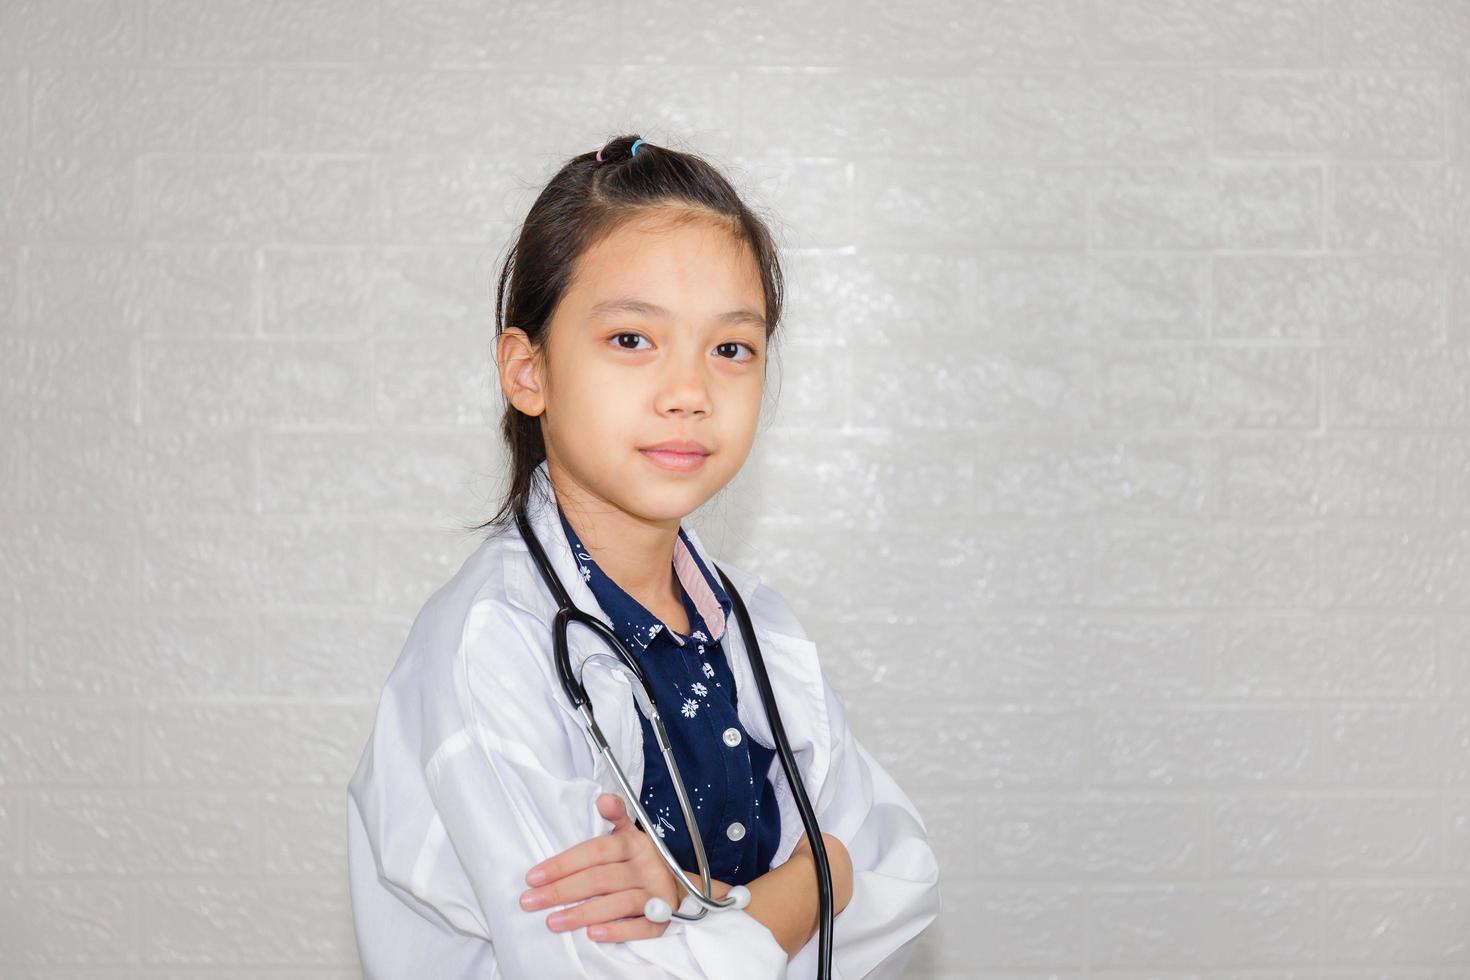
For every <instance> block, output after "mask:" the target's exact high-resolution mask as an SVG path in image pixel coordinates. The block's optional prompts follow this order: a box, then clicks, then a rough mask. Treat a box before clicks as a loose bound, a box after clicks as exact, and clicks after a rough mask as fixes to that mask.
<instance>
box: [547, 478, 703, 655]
mask: <svg viewBox="0 0 1470 980" xmlns="http://www.w3.org/2000/svg"><path fill="white" fill-rule="evenodd" d="M547 469H548V472H550V471H551V470H552V469H553V467H551V466H548V467H547ZM552 486H553V488H554V491H555V493H556V501H557V504H558V505H559V506H560V507H561V510H562V513H563V514H565V515H566V519H567V523H568V524H570V525H571V526H572V530H574V531H576V532H577V537H578V539H579V540H581V542H582V547H583V548H585V549H586V550H587V554H589V555H591V556H592V560H593V561H595V562H596V563H597V567H598V568H600V569H601V570H602V572H603V574H605V575H607V577H608V578H610V579H612V580H613V581H614V582H616V583H617V584H618V587H619V588H621V589H622V590H623V591H624V592H626V593H628V595H630V596H632V597H633V598H634V599H636V600H638V602H639V603H641V604H642V606H643V607H644V608H645V609H647V610H648V611H649V612H651V613H653V614H654V615H656V616H659V618H660V619H661V620H662V621H663V622H665V623H667V624H668V625H669V627H670V628H671V629H675V628H677V627H678V621H679V620H682V619H684V618H685V617H684V613H683V608H684V603H683V598H682V596H681V595H680V593H679V582H678V578H677V576H676V575H675V572H674V544H675V541H676V540H677V538H678V535H679V527H678V525H677V524H676V525H674V527H673V528H665V527H661V526H659V525H656V524H649V523H648V522H647V521H640V520H638V519H637V518H634V517H631V516H629V515H628V514H626V513H624V512H623V511H620V510H618V509H617V508H616V507H613V506H612V505H610V504H607V503H606V502H604V501H601V500H597V499H596V498H594V497H592V496H591V495H590V494H588V493H586V492H585V491H583V490H581V488H579V487H577V486H576V485H575V483H574V482H573V481H571V480H569V479H566V478H565V477H564V476H559V475H556V474H554V473H553V474H552ZM675 611H677V613H678V616H676V617H675V616H672V614H673V613H674V612H675ZM661 613H664V614H669V616H670V617H672V618H668V617H666V616H665V615H661ZM685 631H687V630H685Z"/></svg>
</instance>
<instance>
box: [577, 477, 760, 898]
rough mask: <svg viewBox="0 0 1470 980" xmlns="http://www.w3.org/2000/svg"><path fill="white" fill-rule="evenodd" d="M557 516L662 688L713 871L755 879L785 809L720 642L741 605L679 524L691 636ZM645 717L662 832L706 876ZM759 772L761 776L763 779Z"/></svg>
mask: <svg viewBox="0 0 1470 980" xmlns="http://www.w3.org/2000/svg"><path fill="white" fill-rule="evenodd" d="M557 513H558V514H559V515H560V516H561V525H562V528H563V529H564V530H565V531H566V535H567V543H568V544H570V545H571V547H572V554H574V555H576V556H577V563H578V566H579V568H580V570H581V573H582V579H583V581H585V582H586V583H587V585H588V587H589V588H590V589H591V590H592V594H593V596H594V597H596V599H597V603H598V605H600V606H601V607H602V609H603V611H604V612H605V613H607V615H608V619H609V624H610V625H611V626H612V628H613V632H614V633H616V634H617V636H618V638H619V639H621V640H622V641H623V642H624V643H625V644H627V646H628V649H629V651H630V652H632V654H633V657H634V659H636V660H637V661H638V665H639V666H640V667H642V668H643V671H644V673H645V674H647V675H648V681H649V683H650V684H651V685H652V686H653V691H654V697H655V701H656V702H657V704H658V712H659V715H660V716H662V718H663V721H664V728H665V729H666V730H667V731H668V735H669V742H670V744H671V746H672V747H673V751H674V761H675V762H677V763H678V764H679V772H680V773H681V774H682V775H683V777H684V789H685V791H686V792H688V794H689V802H690V804H691V805H692V806H693V807H694V815H695V818H696V819H697V820H698V822H699V832H700V835H701V836H702V837H703V838H704V850H705V856H706V857H707V858H708V859H709V868H710V871H709V873H710V877H711V878H714V879H716V880H719V881H723V882H726V883H727V884H731V885H747V884H749V883H750V882H752V881H754V880H755V879H756V878H759V877H760V876H761V875H763V874H765V873H766V872H767V871H769V870H770V868H771V860H772V858H773V857H774V856H775V853H776V845H777V843H778V842H779V841H780V837H781V813H780V810H779V809H778V808H777V805H776V791H775V789H774V787H772V785H771V781H770V779H769V778H768V776H767V774H768V773H769V772H770V769H771V761H772V760H773V759H774V758H775V757H776V752H775V749H768V748H766V747H765V746H763V745H761V744H759V743H757V742H754V741H752V740H751V739H750V737H749V736H748V735H747V734H746V731H745V727H744V726H743V725H741V724H740V718H739V716H738V715H737V713H736V695H735V677H734V675H733V674H731V672H730V667H729V665H728V663H727V662H726V661H725V651H724V645H723V644H722V643H721V639H722V638H723V637H724V634H725V624H726V623H727V622H728V621H729V616H730V614H731V612H732V609H733V606H732V605H731V602H730V596H729V594H728V593H727V592H725V590H724V588H722V587H721V585H720V581H719V579H718V578H716V577H715V576H714V575H713V573H711V572H710V570H709V569H707V568H706V567H705V565H704V562H703V561H701V560H700V558H699V555H698V553H697V552H696V551H695V549H694V546H693V545H692V544H690V543H689V538H688V536H687V535H686V534H685V533H684V529H683V528H682V527H680V528H679V536H678V538H677V539H676V540H675V542H674V572H675V574H676V575H677V576H678V579H679V584H680V585H681V588H680V590H679V594H680V596H681V598H682V599H683V600H684V610H685V612H687V613H688V615H689V633H688V634H687V635H681V634H680V633H678V632H676V631H675V630H673V629H670V628H669V627H668V626H666V625H665V624H663V623H662V622H660V621H659V620H658V618H657V617H655V616H654V615H653V614H652V613H650V612H649V611H648V610H647V609H645V608H644V607H643V604H642V603H640V602H639V601H638V600H636V599H634V598H633V597H632V596H630V595H628V593H626V592H624V591H623V590H622V589H621V588H620V587H619V586H618V584H617V583H616V582H614V581H613V580H612V579H611V578H609V577H608V576H607V575H606V573H604V572H603V571H602V569H601V568H599V567H598V565H597V563H596V562H595V561H593V560H592V556H591V555H589V554H588V553H587V550H586V549H585V548H583V547H582V542H581V540H580V539H579V538H578V537H577V532H576V531H574V530H573V529H572V526H571V524H569V523H567V518H566V514H565V513H564V512H562V509H561V505H560V504H558V505H557ZM629 679H630V680H632V678H629ZM637 715H638V722H639V724H640V725H642V726H643V768H644V775H643V800H642V802H643V806H644V809H646V810H647V811H648V814H649V816H650V817H651V818H652V819H653V820H654V821H655V823H656V824H657V826H655V827H653V828H652V830H653V832H654V833H656V834H658V835H659V836H660V837H662V838H663V839H664V841H665V843H667V844H668V846H669V850H670V851H671V852H672V853H673V855H674V857H675V858H676V859H678V861H679V866H680V867H681V868H683V869H684V870H685V871H687V872H689V876H690V878H691V879H693V880H694V881H695V882H698V880H699V863H698V862H697V861H696V860H695V859H694V844H693V841H692V840H691V839H690V837H689V833H688V830H687V829H686V828H685V826H684V811H683V810H682V809H680V807H679V797H678V794H677V793H675V792H674V784H673V781H672V779H670V777H669V770H668V766H667V765H666V764H665V763H664V757H663V752H662V751H660V749H659V745H658V738H657V736H655V735H654V733H653V725H652V724H650V723H649V721H648V719H647V718H645V717H643V712H641V711H638V712H637ZM756 776H760V777H761V779H760V782H759V783H757V782H756V779H755V777H756ZM629 816H630V817H631V816H632V814H631V813H630V814H629Z"/></svg>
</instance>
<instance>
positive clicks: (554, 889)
mask: <svg viewBox="0 0 1470 980" xmlns="http://www.w3.org/2000/svg"><path fill="white" fill-rule="evenodd" d="M642 886H643V877H642V875H641V874H640V873H639V870H638V869H637V868H636V867H634V866H633V865H632V864H631V863H630V862H628V861H615V862H613V863H612V864H595V865H593V866H592V867H590V868H585V869H583V870H581V871H576V872H573V873H572V874H569V875H566V876H565V877H563V878H561V879H559V880H557V881H554V882H552V883H551V884H549V885H542V886H540V887H539V888H535V889H532V891H533V892H534V893H535V894H536V895H537V896H538V897H541V898H543V899H544V900H543V901H542V902H541V903H540V905H538V906H537V908H538V909H549V908H552V907H554V906H557V905H570V904H571V903H573V902H582V901H585V900H588V899H595V898H598V897H600V896H603V895H615V894H617V893H618V892H620V891H625V890H627V889H630V888H640V887H642ZM532 911H535V910H534V909H533V910H532ZM623 914H624V915H626V914H627V913H626V912H625V913H623Z"/></svg>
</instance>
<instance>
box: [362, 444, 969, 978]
mask: <svg viewBox="0 0 1470 980" xmlns="http://www.w3.org/2000/svg"><path fill="white" fill-rule="evenodd" d="M527 517H528V519H529V520H530V523H531V526H532V528H533V529H534V530H535V532H536V534H537V537H538V538H539V539H540V541H541V542H542V547H543V548H544V549H545V550H546V552H547V554H548V556H549V557H550V559H551V562H552V564H553V566H554V567H555V568H556V570H557V573H558V575H559V576H560V578H561V581H562V583H563V585H564V587H565V588H566V589H567V591H568V593H569V594H570V595H571V597H572V601H573V602H575V603H576V604H577V605H578V606H579V607H581V608H582V609H584V610H587V611H589V612H592V613H594V614H595V615H598V616H601V617H602V618H603V619H604V620H606V616H605V615H604V614H603V613H602V610H601V607H600V606H598V604H597V602H596V600H595V599H594V598H593V595H592V592H591V590H590V588H589V587H588V586H587V584H586V582H584V581H583V580H582V577H581V575H580V574H579V572H578V569H577V566H576V559H575V558H574V556H573V555H572V553H571V550H570V548H569V547H568V546H567V542H566V537H565V535H564V533H563V531H562V528H561V526H560V521H559V518H558V516H557V513H556V508H555V502H554V498H553V497H552V495H551V490H550V483H549V481H547V480H546V463H545V462H542V463H541V465H540V467H539V468H538V473H537V475H536V478H535V479H533V481H532V499H531V501H530V502H529V503H528V505H527ZM685 532H686V533H687V534H688V536H689V539H690V541H691V542H692V543H693V545H694V547H695V548H696V549H697V550H698V553H699V557H700V558H701V559H702V560H703V561H704V563H705V566H706V567H707V568H709V569H710V570H711V572H713V571H714V562H713V561H712V559H711V558H710V556H709V554H708V553H707V552H706V551H705V549H704V546H703V545H702V544H701V542H700V540H699V537H698V535H697V534H696V533H695V532H694V531H693V530H692V529H691V528H689V527H687V526H686V527H685ZM719 565H720V567H721V568H723V569H724V570H725V573H726V574H727V575H728V576H729V577H730V581H731V582H732V583H733V584H734V585H735V588H736V589H737V590H739V592H740V595H741V596H742V597H743V598H744V599H745V603H746V606H747V608H748V610H749V612H750V616H751V619H752V621H753V623H754V626H755V631H756V635H757V637H758V639H759V641H760V646H761V651H762V653H763V655H764V659H765V664H766V669H767V672H768V673H769V675H770V678H771V683H772V686H773V689H774V691H775V696H776V702H777V706H778V707H779V709H780V712H781V718H782V721H783V724H784V725H785V729H786V734H787V737H788V739H789V740H790V742H791V749H792V752H793V754H794V756H795V758H796V761H797V765H798V768H799V769H800V771H801V774H802V780H803V783H804V784H805V786H806V787H807V792H808V795H809V798H810V799H811V800H812V801H813V805H814V806H815V807H816V812H817V819H818V822H819V823H820V824H821V825H822V829H823V830H824V831H825V832H827V833H830V834H834V835H836V836H837V837H838V839H840V840H841V841H842V842H843V844H844V845H845V846H846V847H847V849H848V851H849V853H850V854H851V856H852V863H853V870H854V875H853V895H852V900H851V902H850V903H849V904H848V906H847V908H846V909H844V910H843V911H842V912H841V913H840V914H839V915H837V916H836V917H835V919H834V920H833V927H834V931H833V940H834V941H833V957H832V967H833V969H832V975H833V977H834V978H841V980H858V978H860V977H868V978H875V980H886V978H896V977H900V976H901V975H902V972H903V969H904V966H905V964H906V963H907V962H908V960H909V958H910V956H911V955H912V953H913V946H914V941H915V939H916V937H917V936H918V935H919V933H920V932H922V931H923V929H924V928H925V927H926V926H928V925H929V923H930V922H932V921H933V920H934V918H935V917H936V916H937V915H938V914H939V911H940V898H939V868H938V864H937V862H936V860H935V856H934V852H933V850H932V849H931V847H930V845H929V842H928V832H927V828H926V827H925V825H924V821H923V819H922V818H921V817H920V816H919V813H918V811H917V810H916V809H915V807H914V805H913V803H912V802H911V801H910V800H909V798H908V796H906V795H905V794H904V792H903V790H901V789H900V788H899V787H898V785H897V784H896V783H895V782H894V781H893V779H892V778H890V776H889V775H888V773H887V772H886V771H884V769H883V768H882V767H881V766H880V765H879V764H878V762H877V761H876V760H874V758H873V757H872V756H871V755H870V754H869V753H868V751H867V750H866V749H865V748H864V747H863V746H862V744H861V743H859V742H858V740H857V739H856V738H855V737H854V736H853V734H852V732H851V730H850V729H849V728H848V726H847V721H846V716H845V710H844V703H843V700H842V698H841V697H840V696H839V695H838V693H837V692H836V691H835V690H833V688H832V687H831V686H830V685H829V684H828V683H827V682H826V679H825V678H824V676H823V674H822V671H821V668H820V666H819V664H818V661H817V651H816V647H815V644H813V643H812V642H811V641H810V640H809V639H807V637H806V635H805V633H804V632H803V631H802V628H801V626H800V624H799V623H798V622H797V620H796V617H795V616H794V615H793V613H792V610H791V607H790V606H789V605H788V604H787V603H786V601H785V599H783V598H782V597H781V595H780V594H779V593H777V592H776V591H775V590H774V589H772V588H770V587H769V586H767V585H763V584H761V583H760V580H759V578H758V577H757V576H755V575H753V574H751V573H748V572H745V571H742V570H741V569H739V568H737V567H735V566H733V565H731V564H729V563H728V562H719ZM555 613H556V606H555V602H554V600H553V599H552V597H551V595H550V593H549V591H548V590H547V589H546V586H545V584H544V583H543V582H542V580H541V578H540V575H539V573H538V571H537V569H536V566H535V564H534V561H533V559H532V556H531V554H530V552H529V551H528V550H527V547H526V544H525V542H524V541H523V540H522V539H521V537H520V534H519V533H518V532H517V530H516V529H515V527H514V526H513V525H512V526H511V527H510V528H508V529H506V530H505V531H503V532H501V533H499V534H497V535H495V536H493V537H490V538H487V539H486V540H485V541H484V542H483V543H482V544H481V545H480V546H479V547H478V548H477V549H476V550H475V551H474V552H473V553H472V554H471V555H470V556H469V557H468V558H467V559H466V560H465V562H464V564H463V566H461V568H460V569H459V571H458V572H457V573H456V574H455V575H454V576H453V577H452V578H451V579H450V580H449V581H448V582H447V583H446V584H445V585H444V586H443V587H442V588H440V589H439V590H438V591H437V592H435V593H434V595H433V596H432V597H430V598H429V600H428V601H427V602H426V603H425V605H424V608H423V609H422V610H421V611H420V612H419V614H418V616H417V617H416V618H415V620H414V622H413V626H412V627H411V629H410V631H409V634H408V639H407V642H406V644H405V646H404V649H403V652H402V654H401V655H400V656H399V659H398V662H397V664H396V665H395V666H394V668H393V670H392V672H391V673H390V674H389V676H388V680H387V682H386V684H385V685H384V688H383V692H382V697H381V699H380V701H379V704H378V711H377V716H376V719H375V721H374V725H373V731H372V735H371V737H370V738H369V740H368V743H367V746H366V748H365V749H364V751H363V754H362V758H361V760H360V762H359V763H358V766H357V770H356V772H355V773H354V774H353V776H352V779H351V782H350V783H349V785H348V792H347V834H348V850H349V854H348V857H349V877H350V884H351V894H352V910H353V917H354V922H355V927H356V933H357V947H358V953H359V957H360V959H361V961H362V967H363V974H364V976H365V977H367V978H369V980H400V978H404V980H406V978H410V977H411V978H414V980H419V978H425V977H430V978H435V980H448V978H459V977H477V978H483V980H490V978H498V977H504V978H514V980H523V978H534V980H560V978H564V977H600V978H634V977H636V978H670V980H672V978H678V980H690V978H699V977H708V978H711V980H767V978H771V980H776V978H784V977H790V978H793V980H795V978H807V977H815V976H816V963H817V946H818V938H817V936H816V935H815V934H814V935H813V936H812V938H811V940H810V941H809V942H808V943H807V944H806V946H805V947H804V948H803V949H802V950H801V951H800V952H799V953H798V954H797V955H796V956H795V957H793V958H792V960H791V962H790V964H789V965H788V963H787V958H786V952H785V950H783V949H782V948H781V946H780V945H779V944H778V943H777V942H776V940H775V937H774V936H772V934H771V933H770V931H769V930H768V929H766V927H765V926H764V925H762V924H761V923H760V921H759V920H757V919H755V918H753V917H752V916H751V915H750V914H749V913H748V912H746V911H744V910H727V911H720V912H715V911H711V912H709V913H707V914H706V915H705V917H704V918H703V919H702V920H699V921H697V922H683V921H681V920H678V919H675V920H673V921H671V922H670V923H669V925H668V927H667V928H666V929H665V931H664V933H663V934H662V935H661V936H657V937H655V938H652V939H640V940H633V941H630V942H621V943H615V942H597V941H595V940H592V939H589V938H588V937H587V930H586V929H585V928H578V929H574V930H570V931H567V932H552V931H551V930H550V929H548V928H547V927H546V921H545V920H546V917H547V916H548V915H549V914H550V913H551V911H553V909H540V910H537V911H534V912H528V911H525V910H524V909H522V908H521V906H520V901H519V896H520V894H521V893H522V892H523V891H525V890H526V889H527V888H528V887H529V886H528V885H527V884H526V881H525V873H526V871H527V870H529V869H530V868H531V866H532V865H535V864H538V863H540V862H541V861H544V860H545V859H547V858H549V857H551V856H552V855H555V854H558V853H560V852H562V851H564V850H566V849H567V848H569V847H572V846H573V845H575V844H578V843H580V842H582V841H584V840H588V839H590V838H592V837H596V836H599V835H601V834H604V833H607V832H608V831H610V830H611V829H612V824H611V823H610V822H608V821H607V820H605V819H604V818H603V817H602V815H601V814H599V813H598V812H597V805H596V800H597V796H598V795H599V794H600V793H603V792H614V793H617V792H620V791H619V789H618V786H617V782H616V780H615V778H614V777H613V775H612V773H611V770H610V769H609V768H608V767H607V764H606V762H605V761H604V760H603V759H602V757H601V756H600V755H599V754H597V753H596V752H595V751H594V750H593V747H592V744H591V740H590V738H589V737H588V736H587V734H586V732H585V730H584V729H583V727H582V724H581V718H580V716H579V715H578V714H577V713H576V711H575V710H574V709H573V708H572V706H571V703H570V701H568V699H567V697H566V695H565V693H564V692H563V690H562V687H561V684H560V682H559V681H558V679H557V674H556V668H555V666H554V659H553V653H552V646H551V623H552V619H553V617H554V615H555ZM726 637H727V639H726V642H725V653H726V659H727V661H728V663H729V665H730V668H731V671H732V672H733V673H734V675H735V681H736V692H737V701H738V704H737V711H738V715H739V718H740V722H741V724H742V725H743V726H744V727H745V730H746V732H747V733H748V735H749V737H751V738H753V739H755V740H756V741H757V742H759V743H760V744H761V745H764V746H767V747H770V746H772V745H773V744H774V742H773V739H772V735H771V729H770V726H769V725H768V724H767V723H766V719H765V713H764V711H763V710H762V706H761V699H760V692H759V688H758V687H757V685H756V683H755V677H754V674H753V673H752V671H751V667H750V663H749V660H748V659H747V655H746V652H745V645H744V638H743V636H741V631H740V629H739V623H738V619H736V618H735V617H733V616H732V618H731V620H730V627H729V630H728V631H727V633H726ZM569 648H570V650H571V658H572V664H573V666H574V668H575V667H576V665H577V664H579V663H580V661H581V660H582V658H584V657H586V656H587V655H588V654H589V653H594V652H600V651H602V650H604V649H606V648H605V647H604V646H603V644H602V643H601V641H600V640H599V639H598V638H597V637H596V635H594V634H593V633H592V632H591V631H590V630H588V629H586V628H585V627H580V626H573V627H572V629H571V632H570V642H569ZM584 683H585V684H586V685H587V688H588V693H589V695H590V696H591V698H592V702H593V706H594V712H595V714H596V717H597V720H598V724H599V725H600V726H601V727H602V730H603V733H604V734H605V735H606V737H607V739H608V742H609V744H610V745H611V747H612V749H613V751H614V752H615V753H616V754H617V758H618V760H619V762H620V763H621V764H622V766H623V768H624V771H625V773H626V774H627V776H628V779H629V781H630V782H631V783H632V785H633V787H634V789H635V790H636V791H638V792H641V791H642V780H643V739H642V731H641V728H640V726H639V723H638V717H637V714H636V711H637V709H636V706H635V705H634V702H633V697H632V689H631V687H630V686H629V682H628V680H627V678H626V677H624V675H623V674H622V673H620V672H617V671H613V670H610V669H608V668H606V667H605V666H602V665H596V666H593V667H591V668H589V669H588V671H587V674H586V676H585V677H584ZM770 775H771V779H772V782H773V785H774V788H775V792H776V798H777V802H778V805H779V809H780V813H781V837H780V842H779V846H778V848H777V851H776V854H775V857H774V860H773V862H772V867H775V866H778V865H780V864H782V863H784V862H785V861H786V860H787V859H788V858H789V857H790V856H791V853H792V850H793V848H794V847H795V846H796V843H797V840H798V838H799V837H800V836H801V834H802V833H803V830H804V828H803V826H802V823H801V816H800V814H799V812H798V811H797V808H796V804H795V802H794V800H793V799H792V795H791V789H790V786H789V784H788V783H787V780H786V775H785V771H784V770H783V769H782V767H781V762H780V758H779V756H778V757H777V758H775V759H774V760H773V761H772V764H771V773H770ZM814 877H815V876H814Z"/></svg>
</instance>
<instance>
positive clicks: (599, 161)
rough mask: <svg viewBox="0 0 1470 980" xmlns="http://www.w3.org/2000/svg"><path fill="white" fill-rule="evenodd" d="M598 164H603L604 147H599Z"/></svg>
mask: <svg viewBox="0 0 1470 980" xmlns="http://www.w3.org/2000/svg"><path fill="white" fill-rule="evenodd" d="M597 162H598V163H601V162H602V147H598V148H597Z"/></svg>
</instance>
